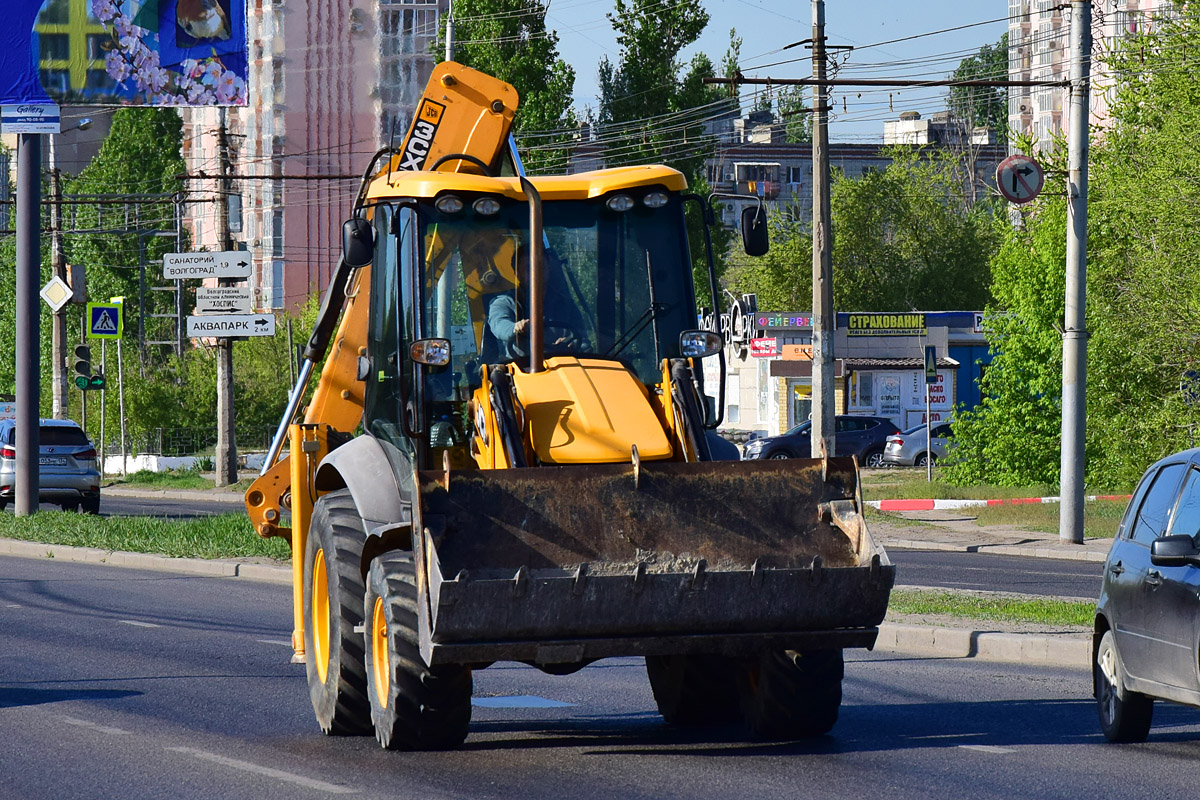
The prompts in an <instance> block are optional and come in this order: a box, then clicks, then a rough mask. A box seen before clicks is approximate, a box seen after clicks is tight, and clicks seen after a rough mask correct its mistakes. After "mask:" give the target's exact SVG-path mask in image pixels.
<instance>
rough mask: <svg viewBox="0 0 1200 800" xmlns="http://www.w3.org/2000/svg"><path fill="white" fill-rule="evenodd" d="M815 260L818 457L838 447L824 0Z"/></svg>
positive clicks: (816, 117) (818, 17) (815, 16)
mask: <svg viewBox="0 0 1200 800" xmlns="http://www.w3.org/2000/svg"><path fill="white" fill-rule="evenodd" d="M812 74H813V81H814V83H813V95H812V113H813V147H812V153H813V262H812V284H813V285H812V291H813V294H812V298H813V299H812V309H813V321H812V326H813V354H812V435H811V436H810V437H809V441H810V443H811V446H812V456H813V457H814V458H816V457H819V456H820V455H821V448H822V443H824V447H825V452H827V453H828V454H829V455H833V453H834V440H833V436H834V414H835V410H834V403H833V391H834V383H833V381H834V377H833V328H834V316H833V238H832V226H831V224H830V219H829V217H830V208H829V104H828V103H827V102H826V95H827V93H828V91H829V90H828V88H827V87H826V86H825V85H824V81H825V0H812Z"/></svg>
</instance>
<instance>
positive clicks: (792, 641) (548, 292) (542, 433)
mask: <svg viewBox="0 0 1200 800" xmlns="http://www.w3.org/2000/svg"><path fill="white" fill-rule="evenodd" d="M516 105H517V96H516V92H515V91H514V90H513V88H512V87H511V86H509V85H507V84H505V83H503V82H501V81H498V80H496V79H494V78H491V77H489V76H486V75H483V74H482V73H479V72H476V71H474V70H471V69H468V68H465V67H462V66H460V65H458V64H454V63H451V62H448V63H445V64H442V65H441V66H439V67H438V68H437V69H436V70H435V71H434V74H433V77H432V78H431V80H430V82H429V86H428V88H427V89H426V93H425V95H424V97H423V99H422V101H421V104H420V106H419V107H418V110H417V114H416V115H415V117H414V122H413V125H412V127H411V129H410V130H409V132H408V135H407V137H406V138H405V140H404V143H403V145H402V147H401V148H399V149H398V150H393V149H384V150H381V151H380V152H379V153H378V154H376V156H375V158H374V159H373V161H372V163H371V165H370V166H369V167H368V169H367V171H366V174H365V175H364V178H363V185H362V188H361V190H360V193H359V197H358V200H357V202H356V204H355V207H354V209H353V213H352V215H351V218H350V220H349V221H348V222H347V223H346V226H345V236H344V239H345V241H344V247H343V255H342V259H341V261H340V262H339V265H338V268H337V270H336V274H335V276H334V278H333V280H332V281H331V283H330V286H329V288H328V290H327V292H326V295H325V297H324V300H323V302H322V308H321V312H320V316H319V320H318V323H317V325H316V329H315V331H314V333H313V335H312V337H311V339H310V340H309V343H308V348H307V350H306V353H305V359H306V360H305V363H304V365H303V368H302V371H301V376H300V380H299V381H298V383H297V385H296V387H295V388H294V390H293V392H292V395H291V398H290V401H289V405H288V409H287V411H286V412H285V415H284V419H283V422H282V424H281V426H280V430H279V433H278V434H277V436H276V438H275V442H274V444H273V445H272V448H271V452H270V454H269V456H268V459H267V462H266V464H265V465H264V471H263V474H262V475H261V477H260V478H259V479H258V480H256V481H255V483H254V485H253V486H251V487H250V489H249V490H248V491H247V492H246V506H247V509H248V510H249V513H250V516H251V519H252V521H253V523H254V525H255V527H256V528H257V530H258V532H259V534H260V535H262V536H285V537H289V539H290V542H291V545H292V561H293V566H294V569H293V573H294V585H293V595H294V602H293V605H294V616H295V623H294V630H293V634H292V642H293V646H294V649H295V652H296V657H295V658H296V660H303V661H304V662H305V663H306V664H307V670H308V683H309V687H310V690H311V695H312V702H313V706H314V708H315V710H316V714H317V720H318V721H319V723H320V726H321V728H322V729H323V730H324V731H325V732H326V733H329V734H365V733H369V732H370V731H371V730H372V729H374V732H375V734H376V737H377V738H378V739H379V741H380V743H381V744H382V745H383V746H384V747H386V748H389V749H401V748H403V749H437V748H449V747H454V746H456V745H458V744H460V743H461V742H462V741H463V740H464V739H465V737H466V735H467V729H468V723H469V720H470V716H471V688H472V681H471V674H472V671H473V670H476V669H482V668H484V667H486V666H488V665H489V664H491V663H493V662H495V661H499V660H511V661H519V662H525V663H527V664H530V665H533V666H535V667H538V668H540V669H542V670H544V671H546V672H548V673H554V674H565V673H569V672H573V671H575V670H578V669H580V668H582V667H584V666H586V665H587V664H589V663H591V662H593V661H595V660H596V659H600V658H604V657H607V656H631V655H632V656H644V657H645V660H646V671H647V673H648V674H649V679H650V684H651V686H652V688H653V691H654V697H655V699H656V701H657V704H658V708H659V710H660V711H661V713H662V715H663V717H664V718H665V719H666V720H667V721H668V722H669V723H674V724H680V725H689V724H706V723H724V722H730V721H736V720H737V719H738V718H739V717H740V718H741V719H742V720H744V721H745V723H746V724H747V725H748V726H749V727H750V729H751V731H752V732H753V733H754V734H756V735H758V736H763V737H788V738H791V737H802V736H813V735H819V734H822V733H825V732H826V731H828V730H829V729H830V728H831V727H832V726H833V724H834V722H835V721H836V719H837V714H838V708H839V705H840V703H841V694H842V692H841V683H842V670H843V662H842V650H843V648H847V647H871V646H872V645H873V644H874V642H875V638H876V635H877V627H876V626H877V625H878V624H879V623H880V622H881V621H882V619H883V617H884V614H885V612H886V610H887V602H888V596H889V593H890V590H891V587H892V584H893V582H894V579H895V572H894V570H895V568H894V567H893V566H892V565H891V564H890V562H889V561H888V559H887V556H886V554H885V553H884V551H883V550H882V549H881V548H880V547H878V546H877V545H876V544H875V543H874V542H873V540H872V538H871V536H870V534H869V533H868V531H867V527H866V525H865V524H864V521H863V518H862V516H861V506H862V501H861V496H860V492H859V483H858V470H857V465H856V463H855V462H854V461H853V460H852V459H846V458H823V459H811V460H810V459H803V460H790V461H766V462H740V461H736V460H717V459H718V456H719V455H720V454H722V453H724V452H725V451H726V449H727V448H728V447H729V445H727V444H726V445H725V447H724V448H723V447H721V445H722V444H725V443H724V442H722V441H721V440H719V439H718V438H717V437H716V436H715V435H713V434H712V433H711V432H710V429H711V428H713V427H715V424H716V423H717V422H718V418H717V414H716V412H715V410H714V409H718V408H721V407H722V402H721V401H722V398H721V397H720V395H721V394H722V393H723V391H724V385H723V384H724V380H723V378H722V380H721V381H720V382H719V384H718V385H717V386H711V385H705V384H704V382H703V380H702V370H701V369H700V365H701V360H702V359H705V358H716V359H721V358H722V356H721V346H722V340H721V336H720V334H719V333H718V332H713V331H708V330H700V329H698V326H697V322H696V319H697V299H696V296H695V293H694V289H693V285H692V264H691V257H690V254H689V248H688V239H687V234H686V230H685V222H684V218H685V215H684V208H685V204H688V203H694V204H696V205H697V206H698V207H699V208H700V209H701V210H702V212H703V216H704V218H705V219H706V223H711V222H712V221H713V213H712V211H711V205H710V200H709V199H704V198H700V197H697V196H695V195H689V194H688V193H687V191H686V189H687V186H686V181H685V180H684V178H683V176H682V175H681V174H680V173H679V172H677V171H675V170H673V169H670V168H667V167H663V166H642V167H630V168H617V169H605V170H600V171H597V172H589V173H582V174H575V175H566V176H556V177H538V178H526V177H524V175H523V170H522V169H521V166H520V161H519V159H518V158H517V156H516V150H515V148H514V147H513V146H512V140H511V137H510V136H509V128H510V126H511V123H512V120H513V113H514V111H515V109H516ZM749 212H750V213H749V215H748V216H747V218H746V220H744V225H743V236H744V238H745V239H746V242H747V243H748V250H750V251H754V252H758V253H761V252H762V251H763V250H764V249H765V247H764V242H765V239H762V238H760V237H762V236H764V235H765V227H764V225H763V215H762V212H761V210H756V209H750V210H749ZM705 256H706V257H707V260H708V276H709V284H710V285H709V286H708V287H706V288H707V290H708V292H709V293H708V295H707V296H706V297H705V300H706V301H708V302H711V303H712V306H713V307H714V308H715V307H717V288H716V281H715V276H714V274H713V268H712V253H711V246H709V248H708V252H707V253H706V254H705ZM339 319H340V323H339ZM335 326H336V331H335ZM331 342H332V348H331V349H330V348H328V345H329V344H330V343H331ZM327 350H328V353H327V352H326V351H327ZM326 355H328V357H327V358H326V360H325V362H324V366H323V368H322V369H321V372H320V378H319V381H318V383H317V385H316V387H315V390H314V392H313V394H312V397H311V400H310V402H309V404H308V405H307V407H306V408H304V409H303V410H301V409H300V405H301V402H302V398H303V397H304V394H305V391H306V384H307V382H308V380H309V377H310V375H311V373H312V371H313V370H314V368H315V365H316V364H317V363H318V362H319V361H320V360H321V359H322V358H323V357H325V356H326ZM721 374H722V376H723V374H724V362H723V361H721ZM298 419H302V421H297V420H298ZM285 440H286V442H287V443H288V444H289V445H290V446H289V447H288V449H287V452H286V453H284V452H283V450H284V448H283V444H284V442H285ZM736 457H737V455H736V452H734V454H733V458H735V459H736ZM285 516H286V517H290V526H285V525H286V523H287V520H286V519H285Z"/></svg>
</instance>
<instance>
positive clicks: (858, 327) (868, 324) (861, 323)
mask: <svg viewBox="0 0 1200 800" xmlns="http://www.w3.org/2000/svg"><path fill="white" fill-rule="evenodd" d="M849 316H850V318H849V319H848V320H847V321H846V335H847V336H923V335H924V334H925V315H924V314H850V315H849Z"/></svg>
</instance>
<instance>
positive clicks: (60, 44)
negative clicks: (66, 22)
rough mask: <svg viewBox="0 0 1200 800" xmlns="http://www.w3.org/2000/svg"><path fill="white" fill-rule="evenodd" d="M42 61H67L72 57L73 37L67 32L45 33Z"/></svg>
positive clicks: (41, 38) (41, 37) (40, 37)
mask: <svg viewBox="0 0 1200 800" xmlns="http://www.w3.org/2000/svg"><path fill="white" fill-rule="evenodd" d="M38 38H39V39H40V40H41V47H42V61H66V60H67V59H69V58H70V57H71V39H70V37H69V36H67V34H65V33H43V34H42V35H41V36H39V37H38Z"/></svg>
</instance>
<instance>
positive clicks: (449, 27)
mask: <svg viewBox="0 0 1200 800" xmlns="http://www.w3.org/2000/svg"><path fill="white" fill-rule="evenodd" d="M446 60H447V61H453V60H454V0H450V8H449V9H448V10H447V11H446Z"/></svg>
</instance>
